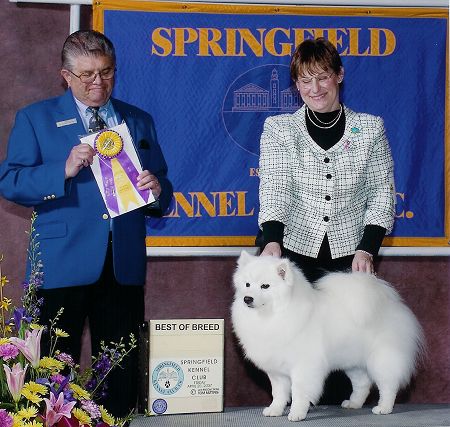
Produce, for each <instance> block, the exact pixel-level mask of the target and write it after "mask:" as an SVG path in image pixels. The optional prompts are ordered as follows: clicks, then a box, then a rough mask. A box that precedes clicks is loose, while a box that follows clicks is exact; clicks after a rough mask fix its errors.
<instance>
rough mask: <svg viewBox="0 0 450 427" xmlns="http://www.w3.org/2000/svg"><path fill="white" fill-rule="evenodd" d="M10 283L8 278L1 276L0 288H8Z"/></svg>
mask: <svg viewBox="0 0 450 427" xmlns="http://www.w3.org/2000/svg"><path fill="white" fill-rule="evenodd" d="M8 283H9V280H8V279H7V278H6V276H0V286H1V287H2V288H3V286H6V285H7V284H8Z"/></svg>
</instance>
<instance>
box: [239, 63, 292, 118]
mask: <svg viewBox="0 0 450 427" xmlns="http://www.w3.org/2000/svg"><path fill="white" fill-rule="evenodd" d="M269 87H270V90H267V89H263V88H262V87H260V86H258V85H256V84H254V83H248V84H246V85H245V86H243V87H241V88H239V89H236V90H235V91H234V92H233V95H234V96H233V112H235V111H273V112H294V111H296V110H297V109H298V108H299V107H300V97H299V94H298V91H297V90H296V88H295V85H291V86H289V87H288V88H287V89H284V90H280V79H279V77H278V71H277V70H276V69H275V68H274V69H273V70H272V75H271V77H270V86H269Z"/></svg>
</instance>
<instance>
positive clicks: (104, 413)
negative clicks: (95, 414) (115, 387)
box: [99, 405, 116, 426]
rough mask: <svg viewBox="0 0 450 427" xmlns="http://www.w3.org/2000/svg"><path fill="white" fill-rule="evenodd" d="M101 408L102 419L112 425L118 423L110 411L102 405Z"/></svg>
mask: <svg viewBox="0 0 450 427" xmlns="http://www.w3.org/2000/svg"><path fill="white" fill-rule="evenodd" d="M99 409H100V413H101V414H102V420H103V421H104V422H105V423H106V424H108V425H110V426H114V425H116V420H115V419H114V417H113V416H112V415H110V414H109V413H108V411H107V410H106V409H105V408H104V407H103V406H102V405H100V406H99Z"/></svg>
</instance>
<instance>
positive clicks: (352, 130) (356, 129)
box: [351, 127, 359, 133]
mask: <svg viewBox="0 0 450 427" xmlns="http://www.w3.org/2000/svg"><path fill="white" fill-rule="evenodd" d="M351 132H352V133H359V128H356V127H355V128H352V129H351Z"/></svg>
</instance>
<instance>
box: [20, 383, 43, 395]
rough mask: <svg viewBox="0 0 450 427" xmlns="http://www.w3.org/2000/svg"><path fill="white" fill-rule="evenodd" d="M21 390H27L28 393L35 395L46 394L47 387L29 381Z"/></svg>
mask: <svg viewBox="0 0 450 427" xmlns="http://www.w3.org/2000/svg"><path fill="white" fill-rule="evenodd" d="M23 390H28V391H29V392H30V393H36V394H47V391H48V390H47V387H46V386H45V385H43V384H38V383H35V382H34V381H30V382H28V383H25V384H24V385H23V389H22V392H23Z"/></svg>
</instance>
